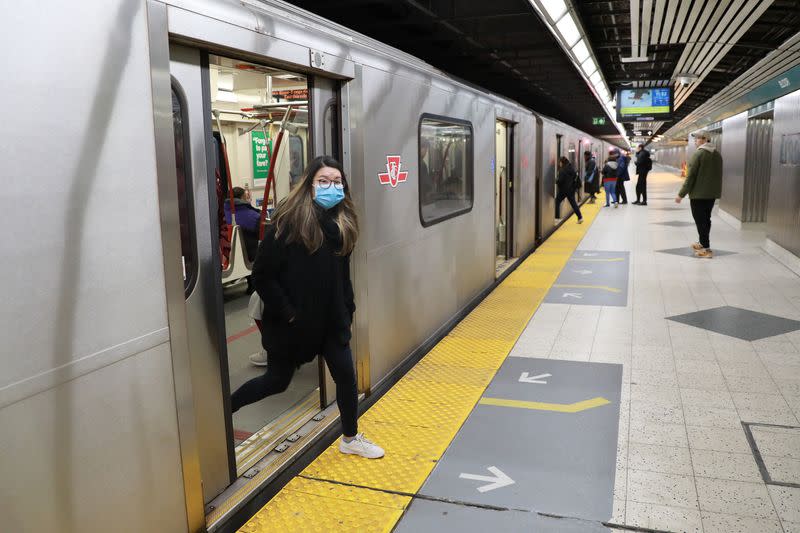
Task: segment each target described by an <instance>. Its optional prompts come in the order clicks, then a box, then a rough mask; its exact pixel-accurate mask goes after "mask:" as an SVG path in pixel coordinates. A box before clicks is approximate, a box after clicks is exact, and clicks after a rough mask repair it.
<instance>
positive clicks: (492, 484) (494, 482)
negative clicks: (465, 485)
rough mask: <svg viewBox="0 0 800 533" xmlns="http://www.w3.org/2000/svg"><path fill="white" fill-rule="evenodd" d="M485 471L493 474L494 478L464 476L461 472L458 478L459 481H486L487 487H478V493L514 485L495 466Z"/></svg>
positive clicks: (472, 475)
mask: <svg viewBox="0 0 800 533" xmlns="http://www.w3.org/2000/svg"><path fill="white" fill-rule="evenodd" d="M487 470H489V472H491V473H492V474H494V476H479V475H477V474H464V473H463V472H462V473H461V475H459V476H458V477H460V478H461V479H474V480H475V481H488V482H489V484H488V485H483V486H482V487H478V492H488V491H490V490H494V489H499V488H502V487H505V486H507V485H513V484H514V483H516V481H514V480H513V479H511V478H510V477H508V476H507V475H506V474H505V473H504V472H503V471H502V470H500V469H499V468H497V467H496V466H490V467H489V468H488V469H487Z"/></svg>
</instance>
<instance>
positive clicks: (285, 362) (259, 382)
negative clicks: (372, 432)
mask: <svg viewBox="0 0 800 533" xmlns="http://www.w3.org/2000/svg"><path fill="white" fill-rule="evenodd" d="M322 358H323V359H325V364H327V365H328V370H330V371H331V377H333V381H334V383H336V404H337V405H338V406H339V413H340V414H341V419H342V429H343V433H344V435H345V437H353V436H355V435H356V433H358V387H357V385H356V370H355V367H354V366H353V353H352V352H351V351H350V346H347V345H345V346H342V345H340V344H338V343H336V342H335V341H328V342H326V343H325V348H323V351H322ZM294 370H295V363H294V361H293V360H292V359H291V358H290V357H286V356H276V355H273V354H272V353H269V354H267V370H266V372H264V374H263V375H261V376H259V377H257V378H253V379H251V380H250V381H248V382H247V383H245V384H244V385H242V386H241V387H239V388H238V389H237V390H236V392H234V393H233V394H231V410H232V411H233V412H234V413H235V412H236V411H238V410H239V409H240V408H242V407H244V406H245V405H249V404H251V403H255V402H257V401H259V400H262V399H264V398H266V397H267V396H272V395H273V394H278V393H281V392H283V391H285V390H286V389H287V388H288V387H289V383H291V381H292V376H293V375H294Z"/></svg>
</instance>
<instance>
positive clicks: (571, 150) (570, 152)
mask: <svg viewBox="0 0 800 533" xmlns="http://www.w3.org/2000/svg"><path fill="white" fill-rule="evenodd" d="M567 157H568V158H569V162H570V163H572V167H573V168H576V169H577V168H578V166H577V165H578V162H577V160H576V159H575V143H569V145H568V146H567Z"/></svg>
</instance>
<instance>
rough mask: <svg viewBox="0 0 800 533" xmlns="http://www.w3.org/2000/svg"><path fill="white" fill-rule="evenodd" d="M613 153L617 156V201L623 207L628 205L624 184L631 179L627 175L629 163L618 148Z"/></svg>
mask: <svg viewBox="0 0 800 533" xmlns="http://www.w3.org/2000/svg"><path fill="white" fill-rule="evenodd" d="M615 152H616V154H617V190H616V193H617V199H618V200H619V203H620V204H623V205H624V204H627V203H628V194H627V193H626V192H625V182H626V181H630V179H631V176H630V174H628V163H630V159H629V158H628V156H627V155H625V154H624V153H623V152H621V151H620V150H619V148H616V149H615Z"/></svg>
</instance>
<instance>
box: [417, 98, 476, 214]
mask: <svg viewBox="0 0 800 533" xmlns="http://www.w3.org/2000/svg"><path fill="white" fill-rule="evenodd" d="M472 161H473V159H472V124H471V123H469V122H466V121H463V120H458V119H452V118H447V117H439V116H435V115H427V114H426V115H422V117H421V118H420V122H419V217H420V221H421V222H422V225H423V226H425V227H427V226H431V225H433V224H436V223H437V222H441V221H443V220H447V219H448V218H452V217H454V216H457V215H460V214H462V213H466V212H468V211H470V210H471V209H472V202H473V168H472V167H473V163H472Z"/></svg>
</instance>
